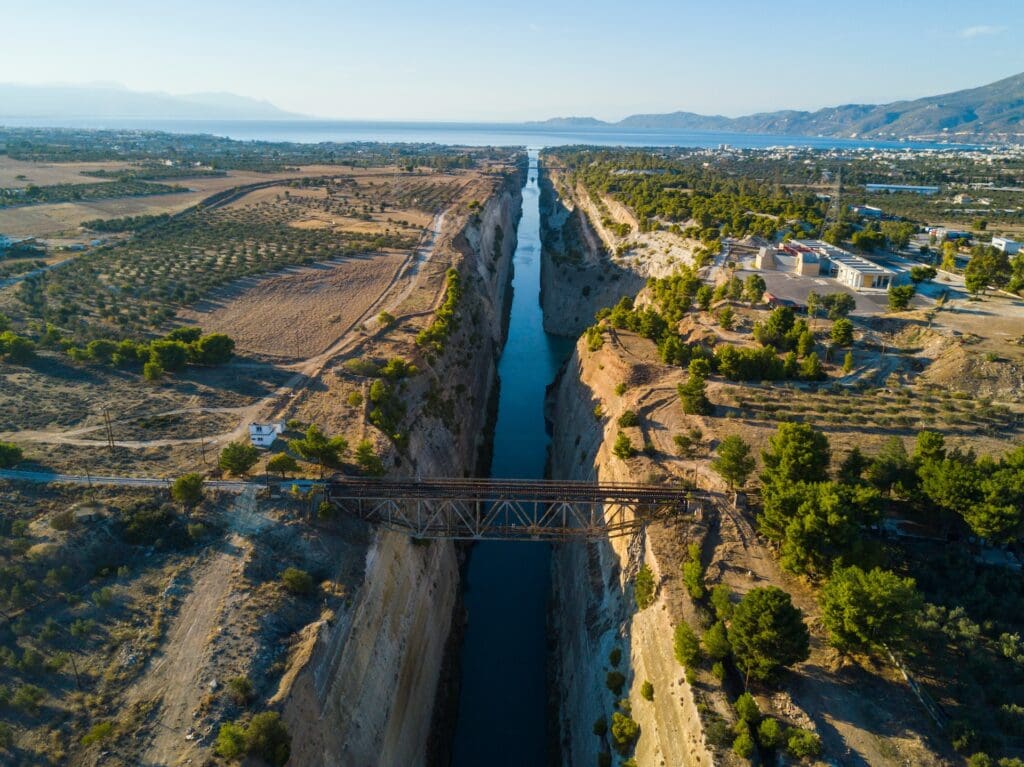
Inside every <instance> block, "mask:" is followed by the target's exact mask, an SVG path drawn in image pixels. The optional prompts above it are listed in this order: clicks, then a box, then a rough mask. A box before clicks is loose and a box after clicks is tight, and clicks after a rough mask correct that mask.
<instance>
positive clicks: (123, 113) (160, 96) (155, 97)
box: [0, 83, 301, 120]
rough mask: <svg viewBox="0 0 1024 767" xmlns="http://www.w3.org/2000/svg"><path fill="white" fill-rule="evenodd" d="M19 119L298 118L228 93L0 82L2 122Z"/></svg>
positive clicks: (258, 102) (98, 85)
mask: <svg viewBox="0 0 1024 767" xmlns="http://www.w3.org/2000/svg"><path fill="white" fill-rule="evenodd" d="M5 117H17V118H41V119H42V118H47V119H65V118H100V119H104V118H110V119H117V118H135V119H139V118H144V119H154V120H275V119H285V118H291V119H295V118H298V117H301V115H296V114H293V113H290V112H285V111H284V110H282V109H278V108H277V107H275V106H274V105H273V104H271V103H270V102H269V101H259V100H257V99H250V98H246V97H244V96H236V95H234V94H232V93H193V94H188V95H182V96H176V95H172V94H170V93H155V92H152V93H151V92H140V91H132V90H128V89H127V88H124V87H122V86H119V85H107V84H97V85H15V84H6V83H0V120H2V119H3V118H5Z"/></svg>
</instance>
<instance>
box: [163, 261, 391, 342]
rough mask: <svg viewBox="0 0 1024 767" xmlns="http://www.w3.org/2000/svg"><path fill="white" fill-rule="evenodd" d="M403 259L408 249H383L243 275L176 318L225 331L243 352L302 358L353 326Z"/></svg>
mask: <svg viewBox="0 0 1024 767" xmlns="http://www.w3.org/2000/svg"><path fill="white" fill-rule="evenodd" d="M404 262H405V254H403V253H397V252H390V253H388V252H385V253H377V254H372V255H368V256H366V257H356V258H347V259H344V260H342V261H337V262H327V263H322V264H316V265H315V266H310V267H299V268H295V269H290V270H288V271H286V272H284V273H282V274H279V275H274V276H271V277H263V278H250V279H247V280H242V281H240V282H239V283H236V284H235V285H234V286H232V288H231V289H230V290H228V291H224V292H223V293H221V294H220V295H217V296H214V297H212V298H210V299H208V300H205V301H202V302H200V303H199V304H196V305H195V306H193V307H191V308H189V309H187V310H185V311H182V312H179V314H178V319H179V320H180V321H181V322H182V323H183V324H196V325H199V326H200V327H202V328H203V329H204V330H206V331H210V332H218V333H227V334H228V335H230V336H231V337H232V338H234V339H235V342H236V344H237V348H238V349H239V350H240V351H242V352H244V353H250V354H261V355H267V356H272V357H279V358H288V359H297V358H298V359H304V358H306V357H311V356H313V355H315V354H319V353H320V352H323V351H324V350H325V349H326V348H327V347H328V346H329V345H330V344H331V343H333V342H334V341H335V340H337V338H338V337H339V336H340V335H342V334H343V333H346V332H348V331H349V330H351V329H352V327H353V326H354V325H355V324H356V323H357V322H358V321H360V320H361V318H362V317H363V315H364V314H365V312H366V310H367V309H368V308H369V307H370V306H371V305H372V304H374V303H375V302H376V301H377V299H378V298H379V297H380V295H381V294H382V293H383V292H384V291H385V290H386V289H387V288H388V287H389V286H390V285H391V283H392V282H393V281H394V279H395V277H396V276H397V273H398V270H399V269H400V268H401V266H402V265H403V264H404Z"/></svg>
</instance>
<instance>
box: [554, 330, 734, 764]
mask: <svg viewBox="0 0 1024 767" xmlns="http://www.w3.org/2000/svg"><path fill="white" fill-rule="evenodd" d="M628 374H629V371H628V369H627V366H626V364H625V363H624V362H623V361H622V359H621V357H619V356H618V355H615V354H613V353H609V352H608V351H607V350H605V349H601V350H598V351H597V352H591V351H589V350H588V349H587V348H586V345H585V344H584V343H583V342H582V341H581V342H580V343H579V344H578V345H577V348H576V351H575V353H574V354H573V356H572V357H571V358H570V359H569V360H568V362H567V363H566V366H565V367H564V368H563V370H562V373H561V375H560V376H559V379H558V381H557V382H556V384H555V385H554V386H552V388H551V389H550V390H549V401H548V412H549V416H550V417H551V418H552V420H553V436H552V446H551V474H552V476H553V477H554V478H557V479H580V480H591V481H593V480H598V481H602V482H614V481H631V482H637V481H647V480H648V478H647V477H644V476H635V471H636V469H635V467H631V464H630V462H626V461H622V460H620V459H618V458H616V457H614V456H613V455H612V454H611V451H610V449H609V447H610V445H611V443H612V441H613V440H614V438H615V434H616V432H617V430H618V429H617V426H616V425H615V418H616V417H617V416H618V415H619V413H618V412H617V411H616V408H620V409H621V407H622V406H621V405H619V404H616V403H617V402H620V401H621V400H622V398H621V397H618V396H615V395H614V393H613V391H612V389H613V387H614V385H615V383H616V382H618V381H622V380H626V378H627V376H628ZM597 405H601V407H602V408H603V410H604V411H605V413H606V415H605V416H604V417H601V418H598V417H595V414H594V413H595V411H594V408H595V406H597ZM652 534H653V533H652ZM644 563H646V564H647V565H648V566H649V567H650V568H651V569H652V570H653V572H654V574H655V579H656V581H657V580H660V574H661V563H660V562H659V561H658V559H657V557H656V556H655V554H654V547H652V545H651V541H650V540H648V538H647V536H646V535H645V534H637V535H634V536H632V537H621V538H614V539H606V540H602V541H599V542H596V543H572V544H563V545H559V546H557V547H555V552H554V557H553V566H552V567H553V570H552V575H553V588H554V594H553V598H552V605H553V607H552V615H551V622H552V627H553V629H554V633H555V640H556V642H555V647H556V649H555V651H554V658H553V661H554V663H553V665H554V667H555V677H556V685H557V697H558V701H559V730H560V732H561V742H560V753H561V757H562V764H563V765H564V767H589V765H593V764H596V763H597V758H598V757H597V755H598V753H600V752H601V751H607V750H609V747H610V742H609V736H607V735H606V736H605V737H603V738H602V737H598V736H596V735H595V734H594V731H593V725H594V722H595V721H597V720H598V719H599V718H602V717H603V718H605V719H606V720H607V722H608V723H609V724H610V723H611V715H612V712H613V711H614V710H616V709H615V702H616V701H617V700H618V699H619V698H629V699H630V701H631V702H632V716H633V718H634V719H635V720H636V721H637V722H638V723H639V724H640V727H641V736H640V740H639V743H638V745H637V750H636V759H637V763H638V764H654V765H657V764H664V765H673V767H689V766H690V765H706V766H707V767H710V765H713V764H716V763H718V762H716V761H715V760H714V759H713V757H712V754H711V751H710V750H709V749H708V748H707V746H706V745H705V743H704V737H703V734H702V731H701V726H700V719H699V717H698V714H697V709H696V702H695V699H694V696H693V694H692V690H691V689H690V688H689V686H688V685H687V684H686V682H685V681H684V672H683V669H682V667H681V666H680V665H679V664H678V663H677V661H676V659H675V657H674V651H673V647H672V629H673V627H672V625H671V620H670V617H669V615H670V613H669V611H668V610H666V608H665V605H664V601H663V597H659V599H658V601H656V602H655V604H654V605H652V606H651V607H649V608H647V609H646V610H643V611H641V612H637V611H636V610H635V603H634V600H633V594H632V580H633V578H634V577H635V575H636V572H637V571H638V570H639V568H640V566H641V565H642V564H644ZM615 648H618V649H619V650H620V651H621V657H622V659H621V661H620V662H619V665H618V666H617V667H613V666H612V665H611V663H610V661H609V654H610V653H611V651H612V650H613V649H615ZM611 670H617V671H619V672H620V673H622V674H623V675H624V676H625V677H626V686H625V688H624V689H623V691H622V693H621V694H620V695H614V694H613V693H612V692H610V691H609V689H608V687H607V686H606V684H605V682H606V675H607V673H608V672H609V671H611ZM645 680H647V681H650V682H651V683H652V684H653V685H654V700H653V701H647V700H645V699H643V697H642V696H641V695H640V687H641V685H642V684H643V682H644V681H645Z"/></svg>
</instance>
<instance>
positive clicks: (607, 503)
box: [328, 480, 690, 541]
mask: <svg viewBox="0 0 1024 767" xmlns="http://www.w3.org/2000/svg"><path fill="white" fill-rule="evenodd" d="M479 484H480V490H481V491H480V492H474V490H475V488H474V487H473V483H472V481H469V482H467V481H466V480H460V481H458V483H457V486H456V489H466V488H467V487H468V488H469V490H470V492H466V493H458V492H454V493H452V492H447V491H448V489H449V488H448V487H446V486H444V485H441V484H432V485H429V486H427V487H426V488H425V487H424V485H423V484H421V483H415V484H413V483H410V485H409V487H408V491H407V492H403V491H402V488H401V487H398V486H396V485H395V484H392V485H390V486H389V487H388V488H387V489H388V490H389V492H387V493H374V492H373V490H374V484H373V483H372V482H370V481H366V482H363V483H361V484H359V485H353V484H351V483H332V484H331V485H330V486H329V488H328V500H329V501H330V502H331V503H332V504H333V505H334V506H335V507H336V508H337V509H338V510H339V511H341V512H342V513H344V514H348V515H351V516H355V517H358V518H360V519H363V520H366V521H368V522H371V523H374V524H377V525H380V526H382V527H385V528H388V529H391V530H396V531H398V532H402V533H405V534H407V535H410V536H412V537H415V538H423V539H447V540H487V539H499V540H547V541H560V540H568V539H580V538H583V539H598V538H603V537H610V536H619V535H628V534H630V533H633V532H635V531H637V530H639V529H640V528H642V527H643V526H644V525H645V524H647V523H648V522H650V521H653V520H655V519H661V518H665V517H668V516H671V515H675V514H680V513H685V512H686V511H687V509H688V508H689V506H690V503H689V498H688V496H687V495H686V494H685V493H683V492H680V491H677V490H671V489H670V490H665V489H662V490H661V492H656V491H654V490H651V489H645V490H644V491H643V492H634V493H630V494H627V492H625V491H622V492H620V491H616V490H615V489H614V488H608V487H602V486H599V485H591V486H589V487H588V486H585V485H583V484H582V483H578V484H574V485H571V486H568V490H567V491H566V492H565V493H564V494H562V495H559V494H558V493H557V487H555V488H552V491H553V492H549V493H548V492H546V493H543V494H540V495H539V494H537V493H536V492H535V489H536V487H537V486H538V485H540V484H541V483H527V482H523V483H522V488H521V492H515V490H514V489H510V488H509V487H507V486H503V492H502V493H501V494H491V493H487V492H486V489H487V487H488V484H487V481H486V480H481V481H480V483H479ZM585 490H589V491H590V492H589V493H588V492H585ZM588 495H589V496H590V497H587V496H588ZM631 496H632V497H631Z"/></svg>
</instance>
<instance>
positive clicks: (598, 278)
mask: <svg viewBox="0 0 1024 767" xmlns="http://www.w3.org/2000/svg"><path fill="white" fill-rule="evenodd" d="M539 183H540V221H541V240H542V243H543V248H542V252H541V305H542V306H543V307H544V329H545V330H546V331H548V332H549V333H555V334H557V335H562V336H569V337H570V338H576V337H578V336H579V335H580V333H582V332H583V331H584V330H585V329H586V328H587V327H588V326H590V325H592V324H593V323H594V315H595V314H596V313H597V311H598V310H599V309H603V308H604V307H608V306H612V305H614V304H615V303H616V302H617V301H618V300H619V299H620V298H622V297H623V296H634V295H636V293H637V292H638V291H639V290H640V289H641V288H642V287H643V286H644V284H645V283H646V282H647V278H648V277H664V276H665V275H667V274H670V273H672V271H673V270H674V269H675V268H676V264H677V263H679V261H680V260H688V259H689V258H690V256H691V252H692V248H691V247H690V245H689V244H687V243H686V242H685V241H683V240H682V239H681V238H680V237H677V236H676V235H670V234H668V233H666V232H655V233H646V232H645V233H640V232H638V231H637V222H636V219H635V218H634V217H633V215H632V214H631V213H630V212H629V211H628V210H627V209H626V208H625V206H623V205H621V204H620V203H618V202H617V201H615V200H613V199H611V198H605V199H601V200H599V201H598V202H596V203H595V201H594V200H592V199H591V197H590V195H589V194H588V193H587V191H586V190H585V189H583V187H582V186H579V187H576V188H572V187H570V186H569V183H568V181H567V180H566V179H565V178H564V177H563V176H562V174H561V173H560V171H558V170H557V169H554V170H553V169H550V168H546V167H544V166H543V165H542V166H541V169H540V178H539ZM599 205H600V208H601V209H599V207H598V206H599ZM612 223H615V224H621V225H622V226H624V227H626V228H627V229H628V230H629V231H630V234H629V235H625V236H619V235H617V234H616V233H615V231H614V227H613V226H612ZM606 224H607V225H606Z"/></svg>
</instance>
